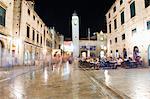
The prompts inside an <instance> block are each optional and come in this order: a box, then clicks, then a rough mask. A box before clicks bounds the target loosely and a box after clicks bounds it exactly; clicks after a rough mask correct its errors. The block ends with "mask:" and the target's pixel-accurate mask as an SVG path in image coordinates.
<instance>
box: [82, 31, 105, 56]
mask: <svg viewBox="0 0 150 99" xmlns="http://www.w3.org/2000/svg"><path fill="white" fill-rule="evenodd" d="M79 46H80V49H79V54H80V57H104V56H106V52H107V35H106V33H103V32H102V31H101V32H100V33H98V32H96V34H95V36H93V37H90V40H89V39H87V38H82V39H80V41H79ZM88 51H89V54H90V55H88Z"/></svg>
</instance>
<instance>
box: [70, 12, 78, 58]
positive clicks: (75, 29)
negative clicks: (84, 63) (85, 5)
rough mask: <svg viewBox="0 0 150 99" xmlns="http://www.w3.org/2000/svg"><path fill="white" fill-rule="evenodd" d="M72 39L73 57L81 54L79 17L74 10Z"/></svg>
mask: <svg viewBox="0 0 150 99" xmlns="http://www.w3.org/2000/svg"><path fill="white" fill-rule="evenodd" d="M72 41H73V57H78V56H79V17H78V16H77V13H76V12H75V11H74V13H73V14H72Z"/></svg>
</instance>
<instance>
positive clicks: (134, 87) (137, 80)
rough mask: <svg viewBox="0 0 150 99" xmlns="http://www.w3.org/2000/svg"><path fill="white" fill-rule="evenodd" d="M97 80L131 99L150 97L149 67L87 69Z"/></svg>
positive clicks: (147, 98) (148, 98)
mask: <svg viewBox="0 0 150 99" xmlns="http://www.w3.org/2000/svg"><path fill="white" fill-rule="evenodd" d="M89 72H90V73H91V74H92V76H94V78H95V79H97V81H102V82H103V83H105V84H106V85H107V86H109V87H110V88H111V89H113V90H114V91H115V92H117V93H119V94H125V95H127V96H128V97H130V98H132V99H150V89H149V87H150V83H149V82H150V69H149V68H143V69H121V68H119V69H117V70H100V71H99V70H92V71H89Z"/></svg>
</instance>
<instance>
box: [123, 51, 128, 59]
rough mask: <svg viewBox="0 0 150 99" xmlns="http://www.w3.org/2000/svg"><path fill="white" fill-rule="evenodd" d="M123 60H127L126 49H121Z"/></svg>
mask: <svg viewBox="0 0 150 99" xmlns="http://www.w3.org/2000/svg"><path fill="white" fill-rule="evenodd" d="M123 58H124V59H127V50H126V48H123Z"/></svg>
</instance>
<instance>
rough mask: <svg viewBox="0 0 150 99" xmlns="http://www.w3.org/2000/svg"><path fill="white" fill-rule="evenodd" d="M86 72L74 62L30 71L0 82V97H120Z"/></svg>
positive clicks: (12, 98)
mask: <svg viewBox="0 0 150 99" xmlns="http://www.w3.org/2000/svg"><path fill="white" fill-rule="evenodd" d="M90 73H91V72H90V70H89V71H87V70H84V69H81V68H78V64H77V61H75V62H74V63H73V64H69V63H68V62H67V63H64V64H55V65H54V66H53V67H43V68H42V69H39V70H34V71H33V70H31V71H30V72H27V73H24V74H21V75H19V76H17V77H14V78H11V79H10V80H8V81H5V82H1V84H0V99H123V95H122V96H121V95H120V94H118V93H116V92H114V91H113V90H111V89H109V88H108V87H107V86H105V85H103V84H102V83H99V82H97V81H96V80H95V79H94V78H93V77H92V76H91V74H90ZM126 99H127V98H126Z"/></svg>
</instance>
